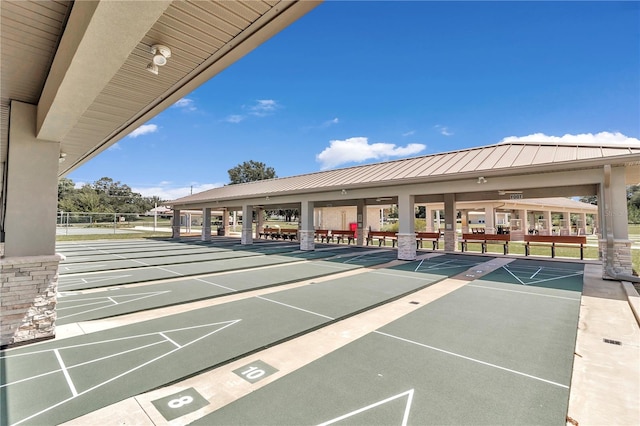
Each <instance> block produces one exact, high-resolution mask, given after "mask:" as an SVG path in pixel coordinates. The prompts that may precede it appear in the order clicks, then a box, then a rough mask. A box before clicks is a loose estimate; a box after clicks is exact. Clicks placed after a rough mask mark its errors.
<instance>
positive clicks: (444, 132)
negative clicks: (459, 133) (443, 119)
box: [433, 124, 453, 136]
mask: <svg viewBox="0 0 640 426" xmlns="http://www.w3.org/2000/svg"><path fill="white" fill-rule="evenodd" d="M433 127H434V128H435V129H436V130H438V131H439V132H440V134H441V135H444V136H453V132H452V131H450V130H449V128H448V127H446V126H441V125H439V124H436V125H435V126H433Z"/></svg>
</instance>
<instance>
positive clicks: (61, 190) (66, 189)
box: [58, 178, 76, 202]
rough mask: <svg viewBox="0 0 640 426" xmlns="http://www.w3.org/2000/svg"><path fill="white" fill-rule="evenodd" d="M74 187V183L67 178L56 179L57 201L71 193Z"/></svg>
mask: <svg viewBox="0 0 640 426" xmlns="http://www.w3.org/2000/svg"><path fill="white" fill-rule="evenodd" d="M75 189H76V185H75V183H73V181H72V180H71V179H69V178H62V179H60V180H59V181H58V202H60V200H63V199H65V198H67V197H70V196H71V195H73V192H74V191H75Z"/></svg>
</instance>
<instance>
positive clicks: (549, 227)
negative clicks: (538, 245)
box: [540, 210, 553, 235]
mask: <svg viewBox="0 0 640 426" xmlns="http://www.w3.org/2000/svg"><path fill="white" fill-rule="evenodd" d="M542 214H543V216H544V221H545V225H544V228H542V229H540V235H551V234H553V224H552V223H551V210H545V211H544V212H542Z"/></svg>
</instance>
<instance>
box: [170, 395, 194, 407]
mask: <svg viewBox="0 0 640 426" xmlns="http://www.w3.org/2000/svg"><path fill="white" fill-rule="evenodd" d="M192 402H193V397H192V396H188V395H187V396H183V397H182V398H176V399H172V400H171V401H169V402H168V403H167V405H168V406H169V408H180V407H183V406H185V405H187V404H191V403H192Z"/></svg>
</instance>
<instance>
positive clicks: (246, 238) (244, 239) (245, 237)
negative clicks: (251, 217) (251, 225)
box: [240, 228, 253, 244]
mask: <svg viewBox="0 0 640 426" xmlns="http://www.w3.org/2000/svg"><path fill="white" fill-rule="evenodd" d="M240 244H253V229H244V228H242V233H241V234H240Z"/></svg>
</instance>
